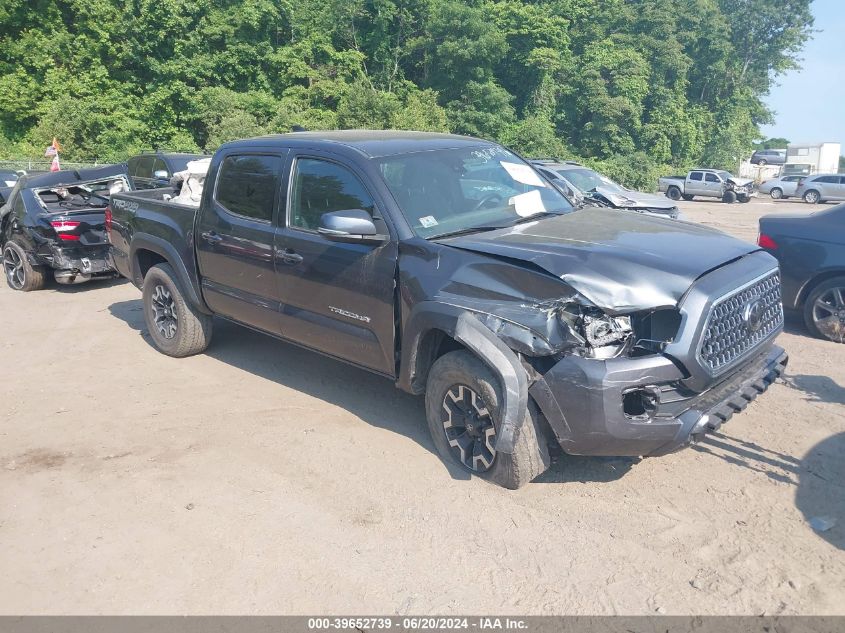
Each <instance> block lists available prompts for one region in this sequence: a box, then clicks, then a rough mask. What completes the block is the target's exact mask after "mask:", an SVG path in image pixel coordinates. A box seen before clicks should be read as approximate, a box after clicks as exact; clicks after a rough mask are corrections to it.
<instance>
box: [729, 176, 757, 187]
mask: <svg viewBox="0 0 845 633" xmlns="http://www.w3.org/2000/svg"><path fill="white" fill-rule="evenodd" d="M728 182H730V183H733V184H734V185H736V186H737V187H747V186H748V185H750V184H752V183H753V182H754V180H753V179H751V178H735V177H734V176H731V177H730V178H728Z"/></svg>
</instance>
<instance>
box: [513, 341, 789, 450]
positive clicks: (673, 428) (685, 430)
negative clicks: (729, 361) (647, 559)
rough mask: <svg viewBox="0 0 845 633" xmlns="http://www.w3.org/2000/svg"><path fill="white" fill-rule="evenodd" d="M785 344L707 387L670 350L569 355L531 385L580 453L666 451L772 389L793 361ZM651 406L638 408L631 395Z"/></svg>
mask: <svg viewBox="0 0 845 633" xmlns="http://www.w3.org/2000/svg"><path fill="white" fill-rule="evenodd" d="M787 360H788V357H787V355H786V353H785V352H784V351H783V349H782V348H780V347H777V346H771V347H768V348H767V349H766V350H765V351H763V352H761V353H759V354H757V355H755V356H754V357H752V358H751V359H750V360H749V361H747V362H746V363H744V364H743V365H741V366H740V367H738V368H736V369H735V370H733V371H732V372H730V373H729V374H728V375H727V376H725V377H723V378H722V380H721V381H719V382H717V383H715V384H714V385H712V386H710V387H709V388H708V389H707V390H706V391H704V392H702V393H691V392H689V391H688V390H686V389H685V387H684V385H683V378H684V373H683V371H682V370H681V369H680V368H679V367H678V366H677V365H675V363H673V362H672V361H671V360H670V359H669V358H667V357H665V356H649V357H643V358H633V359H628V358H620V359H611V360H606V361H601V360H594V359H585V358H581V357H574V356H573V357H567V358H564V359H562V360H561V361H560V362H558V363H557V364H556V365H555V366H554V367H553V368H552V369H551V370H550V371H548V372H547V373H546V374H545V375H544V376H543V377H542V378H540V379H539V380H537V381H536V382H535V383H534V384H533V385H532V386H531V388H530V391H529V392H530V393H531V395H532V396H533V397H534V399H535V401H536V402H537V404H538V405H539V406H540V408H541V410H542V411H543V414H544V415H545V416H546V418H547V419H548V421H549V424H550V425H551V427H552V430H553V431H554V433H555V435H556V437H557V440H558V442H559V443H560V445H561V447H562V448H563V450H564V451H566V452H567V453H571V454H574V455H608V456H647V455H652V456H654V455H665V454H667V453H671V452H673V451H676V450H678V449H680V448H683V447H684V446H687V445H689V444H690V443H691V442H693V441H695V440H696V439H698V438H699V437H701V436H702V435H704V434H705V433H708V432H712V431H715V430H717V429H718V428H719V427H720V426H721V425H722V424H723V423H725V422H727V421H728V420H729V419H730V418H731V417H732V416H733V414H734V413H737V412H739V411H742V410H743V409H745V407H746V406H748V403H749V402H751V401H752V400H754V399H755V398H756V397H757V396H758V395H759V394H761V393H763V392H764V391H765V390H766V389H768V387H769V385H771V384H772V383H773V382H774V381H775V380H776V379H777V378H778V377H779V376H781V375H782V374H783V372H784V369H785V368H786V364H787ZM638 392H641V393H644V394H647V396H648V398H649V403H650V404H651V405H652V406H650V407H647V408H646V410H644V411H636V412H635V413H636V414H632V413H631V411H629V409H631V408H632V407H631V406H630V404H626V402H627V401H626V394H631V393H635V394H636V393H638Z"/></svg>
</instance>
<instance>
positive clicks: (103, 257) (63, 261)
mask: <svg viewBox="0 0 845 633" xmlns="http://www.w3.org/2000/svg"><path fill="white" fill-rule="evenodd" d="M38 260H39V261H37V262H35V263H37V264H39V265H46V266H49V267H50V268H52V269H54V270H67V271H74V272H80V273H82V274H85V275H104V274H109V273H112V272H114V267H113V266H112V264H111V261H110V259H109V247H108V244H103V245H97V246H74V247H64V246H57V245H51V246H50V248H49V254H44V255H40V256H39V257H38Z"/></svg>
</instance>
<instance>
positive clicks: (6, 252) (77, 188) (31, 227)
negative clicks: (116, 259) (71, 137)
mask: <svg viewBox="0 0 845 633" xmlns="http://www.w3.org/2000/svg"><path fill="white" fill-rule="evenodd" d="M128 189H130V185H129V179H128V177H127V174H126V166H125V165H110V166H107V167H100V168H94V169H85V170H69V171H57V172H52V173H45V174H37V175H23V176H21V177H20V178H19V179H18V181H17V182H16V183H15V186H14V187H13V188H12V190H11V193H10V194H9V196H8V200H7V201H6V203H5V204H4V205H3V206H2V207H0V246H2V249H3V270H4V273H5V275H6V282H7V283H8V284H9V287H10V288H12V289H14V290H20V291H23V292H28V291H31V290H40V289H41V288H43V287H44V283H45V280H46V279H47V275H48V274H49V273H52V275H53V277H55V279H56V281H57V282H59V283H62V284H77V283H82V282H84V281H88V280H90V279H92V278H95V277H103V276H112V275H114V269H113V268H112V267H111V266H110V265H109V264H108V262H107V259H106V255H107V252H108V243H107V242H106V235H105V221H106V208H107V207H108V202H109V196H110V195H111V194H112V193H116V192H119V191H126V190H128Z"/></svg>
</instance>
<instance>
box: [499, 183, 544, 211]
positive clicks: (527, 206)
mask: <svg viewBox="0 0 845 633" xmlns="http://www.w3.org/2000/svg"><path fill="white" fill-rule="evenodd" d="M508 204H510V205H513V208H514V211H516V214H517V215H518V216H521V217H523V218H527V217H529V216H532V215H536V214H538V213H543V212H544V211H545V210H546V205H544V204H543V197H542V196H541V195H540V192H539V191H538V190H537V189H534V190H532V191H527V192H525V193H521V194H519V195H518V196H514V197H513V198H511V199H510V200H508Z"/></svg>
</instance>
